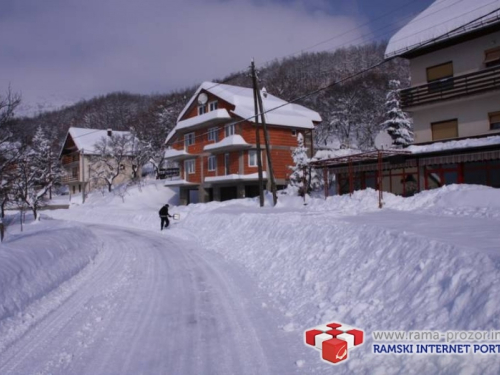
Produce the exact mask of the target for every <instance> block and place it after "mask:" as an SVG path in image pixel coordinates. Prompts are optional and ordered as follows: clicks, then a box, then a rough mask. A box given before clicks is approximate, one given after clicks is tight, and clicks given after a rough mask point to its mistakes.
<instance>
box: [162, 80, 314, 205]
mask: <svg viewBox="0 0 500 375" xmlns="http://www.w3.org/2000/svg"><path fill="white" fill-rule="evenodd" d="M261 95H262V99H263V105H264V109H265V110H270V109H274V108H277V107H279V108H278V109H276V110H272V111H270V112H269V113H267V114H265V116H266V122H267V125H268V132H269V144H270V154H271V161H272V166H273V171H274V177H275V181H276V184H277V186H278V187H280V186H284V185H286V184H287V183H288V181H287V180H288V176H289V174H290V168H289V167H290V166H291V165H292V164H293V161H292V156H291V153H292V150H293V149H294V148H295V147H297V134H298V133H299V132H300V133H302V134H303V135H304V137H305V139H306V142H307V145H308V147H309V150H310V152H311V153H312V151H313V150H312V139H313V138H312V137H313V131H314V127H315V126H316V125H317V124H319V122H320V121H321V117H320V116H319V114H318V113H317V112H314V111H312V110H309V109H307V108H305V107H303V106H300V105H297V104H288V103H287V102H285V101H283V100H281V99H279V98H277V97H275V96H273V95H270V94H267V93H263V94H261ZM281 106H283V107H281ZM253 116H254V102H253V90H252V89H249V88H245V87H238V86H231V85H225V84H216V83H213V82H205V83H203V84H202V85H201V86H200V87H199V88H198V90H197V91H196V92H195V94H194V95H193V97H192V98H191V99H190V100H189V102H188V104H187V105H186V106H185V108H184V109H183V111H182V112H181V114H180V116H179V118H178V121H177V124H176V126H175V128H174V129H173V130H172V131H171V133H170V134H169V135H168V137H167V140H166V142H165V144H166V146H167V148H168V149H167V150H166V152H165V159H166V160H167V161H170V162H176V163H178V165H179V168H180V179H178V180H173V181H167V182H166V185H167V186H174V187H179V193H180V202H181V204H188V203H195V202H209V201H213V200H215V201H223V200H228V199H234V198H242V197H255V196H257V195H258V194H259V180H258V164H257V160H258V158H257V129H256V126H255V123H254V118H253ZM259 135H260V144H261V158H262V165H263V177H264V183H265V184H266V186H267V188H269V183H270V179H269V178H268V173H269V172H268V171H269V163H268V159H267V157H266V152H265V144H264V131H263V130H262V127H261V126H259Z"/></svg>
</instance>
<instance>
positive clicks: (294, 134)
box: [292, 129, 297, 137]
mask: <svg viewBox="0 0 500 375" xmlns="http://www.w3.org/2000/svg"><path fill="white" fill-rule="evenodd" d="M292 136H294V137H296V136H297V129H292Z"/></svg>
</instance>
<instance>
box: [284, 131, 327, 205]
mask: <svg viewBox="0 0 500 375" xmlns="http://www.w3.org/2000/svg"><path fill="white" fill-rule="evenodd" d="M297 143H298V145H297V148H295V149H294V150H293V151H292V158H293V162H294V165H293V166H292V167H290V169H291V170H292V173H291V174H290V183H289V186H290V187H292V188H294V189H295V190H296V191H297V192H298V194H299V195H300V196H301V197H303V196H304V194H305V193H306V192H307V193H310V192H311V190H318V189H321V188H322V187H323V179H322V176H321V174H320V173H318V171H316V169H314V168H311V167H309V158H308V157H307V147H305V145H304V136H303V135H302V134H301V133H298V134H297ZM304 182H305V185H304Z"/></svg>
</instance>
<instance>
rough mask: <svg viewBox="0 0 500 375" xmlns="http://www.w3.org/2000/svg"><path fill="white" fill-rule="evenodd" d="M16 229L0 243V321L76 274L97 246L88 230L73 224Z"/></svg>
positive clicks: (11, 228)
mask: <svg viewBox="0 0 500 375" xmlns="http://www.w3.org/2000/svg"><path fill="white" fill-rule="evenodd" d="M19 229H20V228H19V227H18V226H9V227H8V232H7V236H6V239H5V241H4V242H3V243H2V244H0V321H2V320H3V319H5V318H8V317H10V316H13V315H15V314H16V313H18V312H20V311H22V310H23V309H24V308H25V307H26V306H27V305H29V304H30V303H32V302H34V301H36V300H37V299H39V298H40V297H42V296H44V295H45V294H47V293H48V292H50V291H51V290H53V289H55V288H56V287H58V286H59V285H61V284H62V283H63V282H64V281H66V280H68V279H70V278H71V277H72V276H74V275H75V274H77V273H78V272H79V271H81V270H82V269H83V268H84V267H85V266H87V265H88V264H89V263H90V262H91V261H92V259H93V258H94V257H95V256H96V255H97V253H98V251H99V248H100V245H99V242H98V240H97V239H96V238H95V237H94V236H93V235H92V233H91V232H90V231H89V230H88V229H86V228H85V227H84V226H82V225H78V224H74V223H67V222H55V221H53V220H47V221H42V222H37V223H32V224H29V225H25V227H24V232H22V233H20V232H19ZM12 233H14V234H12Z"/></svg>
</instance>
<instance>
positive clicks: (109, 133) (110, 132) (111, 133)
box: [108, 129, 113, 137]
mask: <svg viewBox="0 0 500 375" xmlns="http://www.w3.org/2000/svg"><path fill="white" fill-rule="evenodd" d="M112 135H113V129H108V137H111V136H112Z"/></svg>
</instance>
